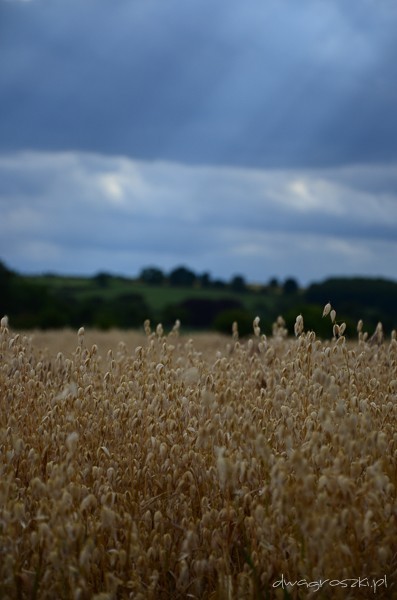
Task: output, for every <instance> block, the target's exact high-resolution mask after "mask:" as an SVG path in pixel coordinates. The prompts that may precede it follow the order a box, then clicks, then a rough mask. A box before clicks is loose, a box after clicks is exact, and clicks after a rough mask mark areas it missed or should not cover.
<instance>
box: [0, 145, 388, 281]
mask: <svg viewBox="0 0 397 600" xmlns="http://www.w3.org/2000/svg"><path fill="white" fill-rule="evenodd" d="M396 173H397V168H396V165H391V166H389V167H387V166H382V167H381V168H378V167H377V166H372V167H371V166H368V165H363V166H356V167H351V168H340V169H336V168H334V169H325V170H319V169H314V170H313V169H312V170H288V169H286V170H253V169H232V168H225V167H221V168H218V167H202V166H196V167H189V166H186V165H181V164H177V163H167V162H145V161H132V160H129V159H126V158H123V157H104V156H100V155H94V154H85V153H59V154H52V153H22V154H12V155H7V156H4V155H3V156H0V182H1V183H0V212H1V215H2V219H1V221H0V257H1V259H2V260H5V261H6V262H7V263H9V264H10V266H11V267H13V268H17V269H18V270H22V271H26V270H27V271H34V272H37V271H48V270H55V271H58V272H69V273H70V272H74V273H85V274H87V273H88V274H90V273H94V272H96V271H98V270H103V269H107V270H110V271H112V272H116V273H120V272H124V273H127V274H136V273H137V272H138V271H139V269H140V268H141V267H142V266H144V265H146V264H150V263H152V264H157V265H159V266H160V267H163V268H171V267H174V266H175V265H176V264H179V263H181V262H185V263H188V264H189V266H191V267H192V268H195V269H197V270H199V271H204V270H208V269H210V270H211V271H212V272H213V274H214V275H215V276H222V277H228V276H230V275H231V274H233V273H235V272H242V273H244V274H245V275H246V276H247V277H249V278H250V279H252V280H262V281H264V280H266V278H267V277H270V276H271V275H278V276H279V275H286V276H287V275H288V274H293V273H294V274H295V276H296V277H298V278H299V280H300V281H301V282H302V283H304V282H307V281H310V280H311V279H312V278H313V277H315V276H316V277H318V276H319V275H318V274H319V273H338V272H339V273H345V272H346V273H350V274H357V273H363V274H364V273H367V274H368V273H372V274H383V275H384V276H388V277H392V278H396V271H395V265H394V259H393V257H394V256H395V253H396V251H397V237H396V235H395V223H396V222H397V195H396V192H395V189H396V181H395V180H396V177H397V175H396ZM363 178H364V180H365V181H366V182H367V184H368V185H367V186H366V187H367V188H368V189H367V190H365V189H362V179H363ZM371 182H372V186H371V185H370V184H371ZM371 189H372V191H369V190H371Z"/></svg>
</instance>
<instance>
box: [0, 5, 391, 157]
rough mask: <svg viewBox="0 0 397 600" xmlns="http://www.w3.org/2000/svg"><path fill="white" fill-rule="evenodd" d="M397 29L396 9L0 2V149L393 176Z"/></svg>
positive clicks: (330, 6) (334, 6) (363, 6)
mask: <svg viewBox="0 0 397 600" xmlns="http://www.w3.org/2000/svg"><path fill="white" fill-rule="evenodd" d="M396 25H397V13H396V9H395V7H394V4H393V3H392V2H388V1H387V0H384V1H383V0H380V1H379V2H370V1H369V0H360V1H358V0H351V1H349V2H342V1H336V0H335V1H327V2H325V1H324V2H323V1H321V0H318V1H314V0H306V1H303V2H295V1H292V0H289V1H287V0H282V1H277V2H276V1H275V0H269V1H268V2H262V1H259V0H255V1H252V2H244V3H242V2H241V1H238V2H237V0H229V1H228V2H226V0H224V1H218V2H213V1H212V0H211V1H210V0H201V1H200V2H198V1H192V2H184V1H181V0H178V1H177V0H169V1H167V2H160V1H154V0H153V1H151V2H145V1H143V0H134V1H131V0H128V1H127V0H118V1H116V2H110V1H109V0H85V1H84V2H80V1H77V0H69V1H68V2H62V1H60V0H51V1H50V0H31V1H30V2H17V1H5V0H0V28H1V29H0V53H1V56H2V61H1V66H0V92H1V94H0V150H1V151H3V152H6V151H10V150H21V149H25V148H27V149H37V150H57V151H60V150H85V151H90V152H99V153H103V154H108V153H111V154H118V155H127V156H130V157H133V158H141V159H146V160H148V159H149V160H153V159H163V160H173V161H178V162H183V163H190V164H193V163H201V164H224V165H236V166H238V165H240V166H256V167H266V166H267V167H302V166H305V167H309V166H326V165H340V164H344V163H364V162H366V163H368V162H377V163H380V162H384V161H390V160H393V159H395V158H396V157H397V147H396V146H397V145H396V142H395V140H396V136H397V117H396V110H395V106H396V100H397V79H396V77H395V75H394V73H395V61H396V57H397V38H396V36H395V31H396Z"/></svg>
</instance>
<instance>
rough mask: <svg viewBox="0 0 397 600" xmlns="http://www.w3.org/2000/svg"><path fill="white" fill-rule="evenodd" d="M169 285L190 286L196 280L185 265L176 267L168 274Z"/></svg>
mask: <svg viewBox="0 0 397 600" xmlns="http://www.w3.org/2000/svg"><path fill="white" fill-rule="evenodd" d="M169 281H170V284H171V285H175V286H186V287H191V286H192V285H193V284H194V282H195V281H196V275H195V273H193V271H191V270H190V269H187V268H186V267H177V268H176V269H174V270H173V271H171V273H170V274H169Z"/></svg>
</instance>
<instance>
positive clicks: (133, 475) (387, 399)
mask: <svg viewBox="0 0 397 600" xmlns="http://www.w3.org/2000/svg"><path fill="white" fill-rule="evenodd" d="M324 319H326V320H328V321H329V332H330V335H329V339H328V340H319V339H316V336H315V334H314V333H313V332H311V331H306V330H305V324H304V323H303V319H302V317H301V316H300V315H298V316H297V319H296V323H295V330H294V331H292V332H289V333H290V335H287V331H286V329H285V323H284V321H283V319H282V318H279V319H278V320H277V322H276V323H275V324H274V326H273V332H272V334H271V335H268V337H266V336H265V335H264V334H263V333H262V331H261V328H260V321H259V319H258V318H256V319H255V320H254V323H253V329H252V335H251V336H250V337H249V338H240V337H239V333H238V326H237V324H234V325H233V329H232V330H231V332H230V336H224V337H222V336H220V335H214V334H212V335H209V334H194V335H193V336H192V337H191V338H190V337H188V336H186V335H184V334H183V333H182V331H183V330H181V329H180V327H179V323H178V322H177V323H176V324H175V326H174V328H173V329H172V330H170V331H164V330H163V328H162V326H161V325H160V324H158V325H156V324H153V325H151V324H150V323H149V322H146V323H145V332H142V333H137V332H128V331H125V332H123V331H113V332H107V333H105V332H100V331H88V330H87V331H84V329H83V328H80V329H79V330H78V331H64V332H62V331H57V332H45V333H43V332H29V333H28V334H24V333H23V332H17V331H14V330H13V329H12V323H11V324H9V323H8V319H7V318H6V317H3V319H2V320H1V328H0V598H1V599H12V600H13V599H25V598H27V599H36V600H39V599H49V600H54V599H60V600H62V599H65V600H89V599H95V600H112V599H114V600H116V599H124V598H131V599H136V600H146V599H149V600H152V599H153V600H157V599H160V600H162V599H164V600H166V599H181V600H182V599H185V598H191V599H199V598H204V599H207V598H208V599H214V600H215V599H219V600H223V599H225V600H229V599H230V600H234V599H236V600H240V599H242V600H244V599H262V598H263V599H266V598H268V599H270V600H271V599H273V598H275V599H286V598H294V599H296V598H299V599H302V598H305V599H306V598H321V599H332V600H333V599H337V600H338V599H343V600H346V599H350V598H352V599H356V598H397V587H396V575H397V522H396V520H397V502H396V486H397V340H396V332H394V331H393V332H384V331H383V330H382V327H381V326H380V325H379V326H378V328H377V329H376V331H375V333H374V335H372V334H373V332H370V335H367V333H365V331H364V329H365V328H364V327H363V324H362V323H361V322H359V324H358V328H357V331H353V332H351V333H350V334H349V335H348V336H347V334H346V337H345V333H346V332H345V330H344V329H345V327H344V324H343V323H339V322H338V320H337V318H336V314H335V312H334V311H333V310H332V309H331V306H329V305H328V306H327V307H325V309H324Z"/></svg>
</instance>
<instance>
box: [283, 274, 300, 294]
mask: <svg viewBox="0 0 397 600" xmlns="http://www.w3.org/2000/svg"><path fill="white" fill-rule="evenodd" d="M298 289H299V286H298V283H297V281H296V280H295V279H293V278H292V277H289V278H288V279H286V280H285V281H284V285H283V292H284V294H295V293H296V292H297V291H298Z"/></svg>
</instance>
